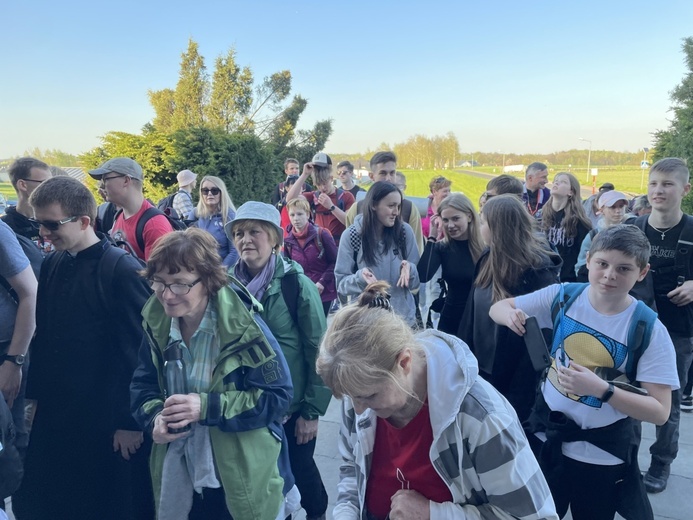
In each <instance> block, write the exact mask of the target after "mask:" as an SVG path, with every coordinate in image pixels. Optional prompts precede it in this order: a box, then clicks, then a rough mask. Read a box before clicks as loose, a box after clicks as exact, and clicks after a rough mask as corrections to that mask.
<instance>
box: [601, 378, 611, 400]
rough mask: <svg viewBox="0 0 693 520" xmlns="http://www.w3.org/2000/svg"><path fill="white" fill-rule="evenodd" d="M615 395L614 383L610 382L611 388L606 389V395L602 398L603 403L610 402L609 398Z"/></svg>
mask: <svg viewBox="0 0 693 520" xmlns="http://www.w3.org/2000/svg"><path fill="white" fill-rule="evenodd" d="M613 395H614V384H613V383H609V388H607V389H606V392H604V395H603V396H602V398H601V401H602V403H608V402H609V399H611V398H612V397H613Z"/></svg>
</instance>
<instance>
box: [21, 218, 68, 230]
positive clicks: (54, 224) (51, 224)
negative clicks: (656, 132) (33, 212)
mask: <svg viewBox="0 0 693 520" xmlns="http://www.w3.org/2000/svg"><path fill="white" fill-rule="evenodd" d="M79 218H80V217H79V215H75V216H72V217H67V218H64V219H62V220H36V219H35V218H30V219H29V222H31V223H32V224H34V225H35V226H39V227H41V226H43V227H45V228H46V229H47V230H48V231H58V229H60V226H62V225H64V224H68V223H69V222H76V221H77V220H78V219H79Z"/></svg>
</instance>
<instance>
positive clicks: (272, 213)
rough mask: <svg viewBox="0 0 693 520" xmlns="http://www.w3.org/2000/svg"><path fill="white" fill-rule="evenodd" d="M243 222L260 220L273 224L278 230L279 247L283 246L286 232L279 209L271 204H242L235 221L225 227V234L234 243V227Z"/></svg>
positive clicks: (255, 202) (252, 201)
mask: <svg viewBox="0 0 693 520" xmlns="http://www.w3.org/2000/svg"><path fill="white" fill-rule="evenodd" d="M243 220H260V221H263V222H268V223H270V224H272V226H273V227H274V228H275V229H276V230H277V238H278V239H279V245H281V244H282V242H283V241H284V230H283V229H282V225H281V217H280V215H279V211H277V208H275V207H274V206H272V205H271V204H266V203H264V202H257V201H254V200H251V201H248V202H246V203H245V204H242V205H241V207H240V208H238V209H237V210H236V216H235V217H234V219H233V220H232V221H230V222H227V223H226V225H225V226H224V232H225V233H226V236H227V237H228V239H229V240H231V241H233V228H234V226H235V225H236V224H238V223H239V222H242V221H243Z"/></svg>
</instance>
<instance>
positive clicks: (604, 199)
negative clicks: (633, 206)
mask: <svg viewBox="0 0 693 520" xmlns="http://www.w3.org/2000/svg"><path fill="white" fill-rule="evenodd" d="M619 200H625V201H626V202H628V197H626V196H625V194H623V193H621V192H620V191H615V190H609V191H605V192H604V193H602V195H601V197H599V207H600V208H603V207H604V206H606V207H608V208H610V207H611V206H613V205H614V204H616V203H617V202H618V201H619Z"/></svg>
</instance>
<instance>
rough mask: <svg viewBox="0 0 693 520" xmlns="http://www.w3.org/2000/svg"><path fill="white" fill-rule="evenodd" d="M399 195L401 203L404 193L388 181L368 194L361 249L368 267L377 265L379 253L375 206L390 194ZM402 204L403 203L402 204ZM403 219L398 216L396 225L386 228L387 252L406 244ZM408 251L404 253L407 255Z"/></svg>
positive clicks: (364, 212)
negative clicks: (403, 233) (403, 238)
mask: <svg viewBox="0 0 693 520" xmlns="http://www.w3.org/2000/svg"><path fill="white" fill-rule="evenodd" d="M393 192H397V193H399V196H400V197H401V198H400V201H401V200H402V199H403V198H404V197H403V196H402V192H401V191H399V188H398V187H397V186H395V185H394V184H392V183H390V182H386V181H378V182H376V183H374V184H373V185H372V186H371V189H369V190H368V193H366V198H365V199H364V203H363V226H362V227H361V249H362V250H363V259H364V261H365V262H366V264H367V265H375V262H376V260H377V259H376V253H377V252H378V238H377V236H376V233H375V229H376V225H377V222H378V216H377V215H376V214H375V206H376V205H377V204H378V203H379V202H380V201H381V200H383V199H384V198H385V197H387V196H388V195H389V194H390V193H393ZM400 204H401V202H400ZM402 232H403V229H402V218H401V215H397V218H396V219H395V225H394V226H392V227H387V226H384V228H383V241H384V242H385V251H387V250H389V249H392V248H402V247H403V246H404V244H402V243H401V241H402V239H401V237H402ZM405 254H406V251H402V255H405Z"/></svg>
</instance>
